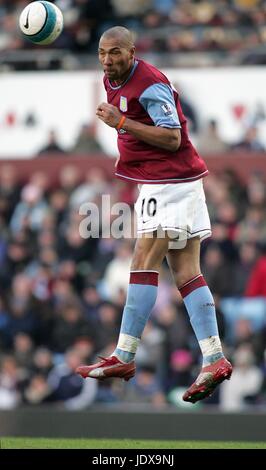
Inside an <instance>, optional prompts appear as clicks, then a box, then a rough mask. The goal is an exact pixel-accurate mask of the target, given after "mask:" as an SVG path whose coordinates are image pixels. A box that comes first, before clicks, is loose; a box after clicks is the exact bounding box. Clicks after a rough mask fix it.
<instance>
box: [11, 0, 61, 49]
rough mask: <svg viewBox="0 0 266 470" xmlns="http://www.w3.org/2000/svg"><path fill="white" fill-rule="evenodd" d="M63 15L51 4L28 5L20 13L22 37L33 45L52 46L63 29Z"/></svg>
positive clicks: (42, 2)
mask: <svg viewBox="0 0 266 470" xmlns="http://www.w3.org/2000/svg"><path fill="white" fill-rule="evenodd" d="M63 24H64V20H63V14H62V12H61V10H60V9H59V8H58V7H57V6H56V5H54V4H53V3H51V2H46V1H37V2H31V3H29V4H28V5H27V6H26V7H25V8H24V10H23V11H22V12H21V14H20V17H19V27H20V30H21V32H22V34H23V36H24V37H26V38H27V39H29V40H30V41H32V42H34V43H35V44H42V45H48V44H52V43H53V42H54V41H55V40H56V39H57V38H58V36H59V35H60V34H61V32H62V29H63Z"/></svg>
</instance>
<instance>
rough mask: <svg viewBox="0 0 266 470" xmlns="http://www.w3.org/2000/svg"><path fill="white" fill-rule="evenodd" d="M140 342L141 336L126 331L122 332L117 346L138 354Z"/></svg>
mask: <svg viewBox="0 0 266 470" xmlns="http://www.w3.org/2000/svg"><path fill="white" fill-rule="evenodd" d="M139 342H140V338H136V337H135V336H130V335H127V334H125V333H120V335H119V339H118V343H117V348H118V349H121V350H122V351H126V352H130V353H132V354H136V352H137V348H138V345H139Z"/></svg>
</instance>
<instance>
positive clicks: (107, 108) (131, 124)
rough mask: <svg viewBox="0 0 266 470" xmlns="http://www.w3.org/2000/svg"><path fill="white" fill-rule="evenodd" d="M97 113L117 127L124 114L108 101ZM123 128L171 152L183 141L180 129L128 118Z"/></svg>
mask: <svg viewBox="0 0 266 470" xmlns="http://www.w3.org/2000/svg"><path fill="white" fill-rule="evenodd" d="M96 115H97V116H98V117H99V119H101V121H103V122H104V123H105V124H107V125H108V126H110V127H115V128H117V126H118V125H119V123H120V120H121V118H122V116H123V114H121V113H120V112H119V110H118V108H116V107H115V106H113V105H112V104H108V103H101V104H100V105H99V106H98V108H97V111H96ZM123 129H125V131H127V132H129V133H130V134H132V135H134V137H136V138H137V139H139V140H142V141H143V142H146V143H147V144H151V145H153V146H155V147H159V148H163V149H166V150H169V151H170V152H176V151H177V150H178V148H179V146H180V143H181V132H180V129H168V128H166V127H155V126H147V125H146V124H142V123H140V122H136V121H133V120H132V119H128V118H126V119H125V121H124V123H123Z"/></svg>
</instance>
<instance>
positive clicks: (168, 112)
mask: <svg viewBox="0 0 266 470" xmlns="http://www.w3.org/2000/svg"><path fill="white" fill-rule="evenodd" d="M104 85H105V89H106V91H107V100H108V103H110V104H112V105H114V106H116V107H117V108H119V110H120V111H121V112H122V113H123V114H124V115H125V116H126V117H127V118H129V119H133V120H135V121H137V122H140V123H143V124H146V125H149V126H161V127H167V128H173V129H174V128H180V130H181V145H180V147H179V149H178V151H177V152H170V151H168V150H164V149H162V148H159V147H155V146H152V145H150V144H147V143H145V142H142V141H140V140H138V139H136V138H135V137H134V136H133V135H131V134H129V133H127V132H125V131H124V129H121V130H120V131H118V149H119V153H120V160H119V163H118V166H117V169H116V175H117V176H118V177H119V178H122V179H127V180H131V181H135V182H136V183H178V182H184V181H194V180H196V179H198V178H202V177H203V176H205V175H207V173H208V170H207V168H206V165H205V163H204V161H203V160H202V159H201V158H200V157H199V155H198V154H197V152H196V150H195V149H194V147H193V145H192V144H191V142H190V140H189V137H188V133H187V126H186V119H185V116H184V115H183V112H182V109H181V106H180V102H179V98H178V93H177V91H176V90H175V89H173V87H172V86H171V83H170V82H169V80H168V79H167V77H166V76H165V75H164V74H163V73H162V72H160V71H159V70H158V69H156V68H155V67H154V66H152V65H150V64H148V63H147V62H145V61H143V60H139V59H138V60H136V61H135V63H134V67H133V69H132V71H131V74H130V75H129V77H128V78H127V80H126V81H125V82H124V83H123V84H121V85H119V86H115V85H114V84H112V83H110V82H109V80H108V78H107V77H104Z"/></svg>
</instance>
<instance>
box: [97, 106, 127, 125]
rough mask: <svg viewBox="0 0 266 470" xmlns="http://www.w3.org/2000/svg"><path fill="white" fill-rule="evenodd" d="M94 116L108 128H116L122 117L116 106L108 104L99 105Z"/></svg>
mask: <svg viewBox="0 0 266 470" xmlns="http://www.w3.org/2000/svg"><path fill="white" fill-rule="evenodd" d="M96 115H97V116H98V118H99V119H101V121H103V122H105V124H107V125H108V126H110V127H117V126H118V124H119V122H120V119H121V117H122V115H121V113H120V112H119V111H118V109H117V108H116V106H113V105H112V104H108V103H101V104H99V106H98V108H97V111H96Z"/></svg>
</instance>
